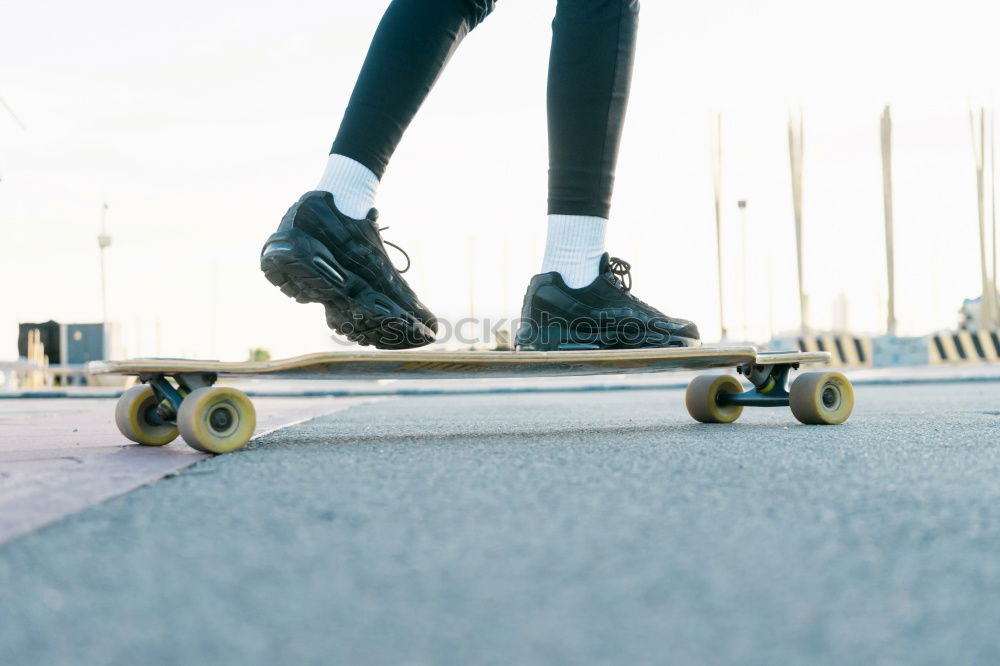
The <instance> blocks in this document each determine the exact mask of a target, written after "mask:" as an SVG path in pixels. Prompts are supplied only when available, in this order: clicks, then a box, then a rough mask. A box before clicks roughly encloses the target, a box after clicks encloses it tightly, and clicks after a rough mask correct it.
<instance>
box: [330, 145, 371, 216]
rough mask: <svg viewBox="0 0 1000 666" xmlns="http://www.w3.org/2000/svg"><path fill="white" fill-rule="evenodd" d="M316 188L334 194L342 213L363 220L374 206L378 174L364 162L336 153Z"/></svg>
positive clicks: (331, 157)
mask: <svg viewBox="0 0 1000 666" xmlns="http://www.w3.org/2000/svg"><path fill="white" fill-rule="evenodd" d="M316 189H317V190H321V191H323V192H329V193H330V194H332V195H333V201H334V203H336V204H337V208H338V209H339V210H340V212H341V213H343V214H344V215H347V216H348V217H351V218H354V219H355V220H362V219H364V218H366V217H368V212H369V211H370V210H371V209H372V206H374V205H375V193H376V192H377V191H378V176H376V175H375V174H374V173H373V172H372V170H371V169H369V168H368V167H366V166H365V165H364V164H362V163H361V162H358V161H356V160H352V159H351V158H350V157H344V156H343V155H336V154H334V155H330V159H329V160H328V161H327V163H326V171H324V172H323V177H322V178H320V181H319V185H317V186H316Z"/></svg>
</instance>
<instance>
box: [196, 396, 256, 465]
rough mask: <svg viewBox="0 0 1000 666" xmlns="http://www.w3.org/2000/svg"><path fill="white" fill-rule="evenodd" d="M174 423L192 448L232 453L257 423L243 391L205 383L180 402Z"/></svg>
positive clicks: (240, 446) (250, 434)
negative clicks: (205, 384)
mask: <svg viewBox="0 0 1000 666" xmlns="http://www.w3.org/2000/svg"><path fill="white" fill-rule="evenodd" d="M177 427H178V428H179V429H180V431H181V437H183V438H184V441H185V442H187V444H188V446H190V447H191V448H193V449H197V450H199V451H203V452H205V453H232V452H233V451H238V450H239V449H242V448H243V447H244V446H246V444H247V442H249V441H250V438H251V437H252V436H253V431H254V428H256V427H257V412H256V410H255V409H254V407H253V403H251V402H250V398H248V397H247V395H246V393H243V391H239V390H237V389H234V388H231V387H229V386H205V387H202V388H199V389H195V390H194V391H191V394H190V395H188V396H187V397H186V398H184V401H183V402H181V408H180V409H179V410H178V411H177Z"/></svg>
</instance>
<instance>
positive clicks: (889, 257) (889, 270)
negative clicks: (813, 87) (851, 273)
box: [882, 105, 896, 335]
mask: <svg viewBox="0 0 1000 666" xmlns="http://www.w3.org/2000/svg"><path fill="white" fill-rule="evenodd" d="M882 202H883V204H884V206H885V269H886V275H887V277H888V283H889V305H888V313H887V316H886V331H887V332H888V333H889V335H896V261H895V242H894V240H893V228H892V227H893V220H892V112H891V111H890V109H889V106H888V105H887V106H886V107H885V109H884V110H883V111H882Z"/></svg>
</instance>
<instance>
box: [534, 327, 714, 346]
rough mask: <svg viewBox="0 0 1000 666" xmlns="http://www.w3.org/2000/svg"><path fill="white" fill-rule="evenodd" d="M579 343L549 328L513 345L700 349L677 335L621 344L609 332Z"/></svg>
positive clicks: (693, 341) (568, 333) (696, 342)
mask: <svg viewBox="0 0 1000 666" xmlns="http://www.w3.org/2000/svg"><path fill="white" fill-rule="evenodd" d="M579 337H580V338H582V339H581V340H579V341H575V340H574V334H573V333H572V332H571V331H567V330H566V329H565V328H560V327H558V326H556V327H549V329H548V331H547V332H546V334H545V335H540V334H537V335H534V336H532V337H531V338H520V337H519V338H517V339H516V341H515V345H516V348H517V350H518V351H579V350H601V349H604V350H611V349H656V348H671V347H678V348H680V347H701V340H699V339H698V338H686V337H682V336H679V335H673V336H670V338H669V339H667V340H665V341H663V342H662V343H660V344H641V343H624V344H623V343H621V342H619V340H618V338H617V336H616V335H615V334H614V333H613V332H611V333H607V334H603V335H601V336H598V337H597V339H595V336H594V335H593V334H583V335H581V336H579Z"/></svg>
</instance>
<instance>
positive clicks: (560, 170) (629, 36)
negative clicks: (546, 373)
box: [517, 0, 700, 351]
mask: <svg viewBox="0 0 1000 666" xmlns="http://www.w3.org/2000/svg"><path fill="white" fill-rule="evenodd" d="M638 19H639V2H638V0H559V4H558V7H557V10H556V19H555V21H554V23H553V26H552V27H553V34H552V56H551V61H550V65H549V95H548V108H549V226H548V239H547V242H546V247H545V258H544V259H543V265H542V272H541V273H540V274H538V275H536V276H535V277H534V278H532V280H531V283H530V284H529V285H528V291H527V293H526V294H525V297H524V307H523V309H522V311H521V325H520V326H519V328H518V334H517V346H518V348H520V349H523V350H540V351H550V350H554V349H580V348H585V349H619V348H639V347H671V346H692V345H697V344H700V342H699V339H698V338H699V336H698V328H697V326H695V325H694V324H693V323H691V322H689V321H686V320H683V319H676V318H673V317H668V316H666V315H664V314H663V313H662V312H660V311H659V310H657V309H655V308H653V307H651V306H650V305H648V304H646V303H644V302H642V301H640V300H639V299H637V298H635V297H634V296H633V295H632V293H631V289H632V280H631V275H630V270H631V266H630V265H629V264H628V262H625V261H622V260H620V259H615V258H613V257H610V256H608V254H607V253H606V252H605V251H604V233H605V230H606V227H607V221H608V215H609V212H610V209H611V193H612V189H613V188H614V180H615V166H616V163H617V160H618V148H619V145H620V143H621V135H622V127H623V125H624V122H625V111H626V107H627V106H628V96H629V88H630V86H631V81H632V63H633V60H634V57H635V39H636V32H637V28H638Z"/></svg>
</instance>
